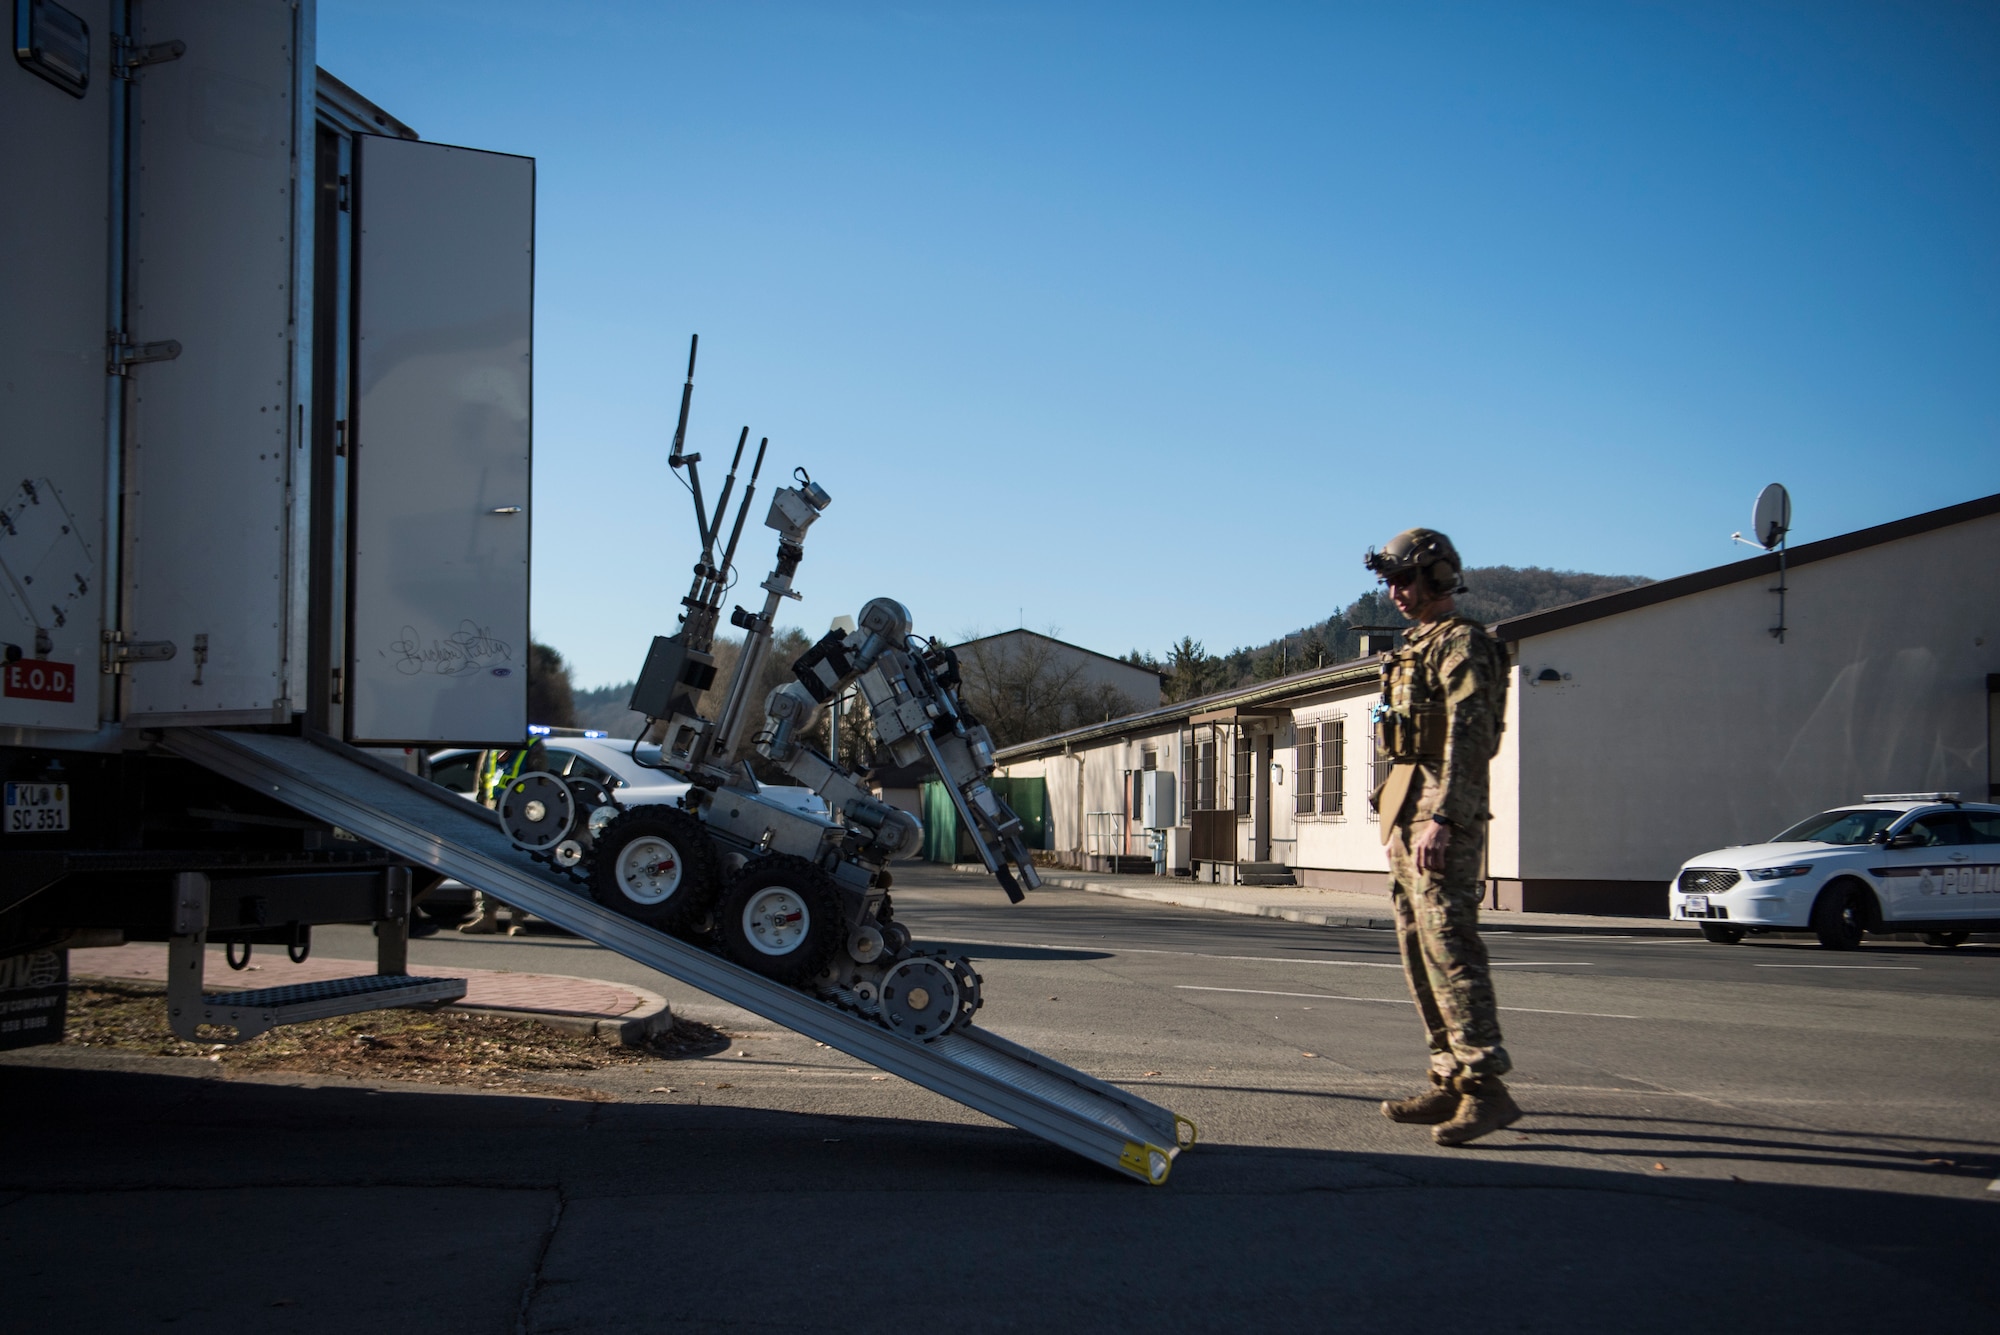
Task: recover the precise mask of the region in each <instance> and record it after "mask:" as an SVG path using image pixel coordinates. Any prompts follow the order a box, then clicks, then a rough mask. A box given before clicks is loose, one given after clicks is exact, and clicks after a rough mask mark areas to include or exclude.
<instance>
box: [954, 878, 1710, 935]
mask: <svg viewBox="0 0 2000 1335" xmlns="http://www.w3.org/2000/svg"><path fill="white" fill-rule="evenodd" d="M952 870H953V871H966V872H976V873H978V874H980V875H984V874H985V872H986V869H985V868H984V867H981V866H978V865H976V864H975V865H969V866H968V865H958V866H954V867H953V868H952ZM1042 883H1043V884H1044V885H1050V886H1058V887H1060V888H1062V889H1065V890H1082V891H1086V892H1088V893H1090V894H1094V895H1117V896H1118V897H1120V898H1122V899H1143V900H1150V901H1152V902H1153V903H1156V904H1173V905H1176V906H1178V907H1180V908H1190V909H1203V910H1206V911H1208V912H1211V913H1235V914H1239V915H1242V916H1245V917H1254V918H1276V919H1280V920H1282V921H1284V922H1296V923H1304V924H1307V925H1309V926H1313V927H1359V928H1364V929H1367V930H1371V931H1381V932H1393V931H1394V930H1396V920H1395V918H1394V916H1393V915H1392V914H1390V913H1389V912H1387V909H1388V905H1387V903H1386V901H1385V902H1384V904H1383V909H1384V911H1383V912H1381V913H1370V912H1367V911H1365V910H1355V909H1341V908H1326V909H1316V908H1305V907H1294V906H1292V905H1288V904H1274V903H1269V902H1262V903H1260V902H1257V901H1254V900H1249V899H1242V898H1237V897H1235V896H1228V895H1213V894H1206V893H1203V891H1202V890H1201V888H1200V883H1199V882H1192V883H1190V882H1180V881H1176V882H1169V883H1163V884H1161V885H1159V886H1157V887H1155V886H1148V885H1143V884H1136V883H1133V882H1119V881H1104V880H1096V879H1093V878H1091V877H1088V876H1079V875H1074V874H1065V873H1063V872H1056V871H1044V872H1043V873H1042ZM1480 926H1481V927H1483V928H1485V929H1486V930H1487V931H1495V932H1497V931H1527V932H1546V933H1572V932H1573V933H1579V934H1587V935H1591V936H1601V935H1605V934H1607V933H1610V934H1614V935H1618V936H1668V937H1693V936H1697V935H1699V933H1700V929H1699V928H1697V927H1695V926H1694V925H1693V924H1682V923H1668V922H1666V921H1659V922H1652V921H1647V920H1643V919H1642V920H1638V921H1634V920H1633V919H1630V918H1602V919H1593V918H1589V917H1585V916H1583V915H1581V914H1578V915H1563V916H1562V917H1560V918H1558V917H1557V916H1556V915H1554V914H1518V913H1498V912H1486V913H1482V914H1480Z"/></svg>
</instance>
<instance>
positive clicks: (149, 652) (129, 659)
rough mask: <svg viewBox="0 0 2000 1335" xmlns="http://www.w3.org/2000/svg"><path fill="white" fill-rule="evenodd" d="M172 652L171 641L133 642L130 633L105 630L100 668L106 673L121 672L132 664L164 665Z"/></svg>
mask: <svg viewBox="0 0 2000 1335" xmlns="http://www.w3.org/2000/svg"><path fill="white" fill-rule="evenodd" d="M174 652H175V650H174V642H173V641H172V640H135V639H133V638H131V632H130V631H123V630H107V631H105V632H104V655H103V662H102V667H103V670H104V671H106V672H123V671H124V670H125V669H126V668H127V667H128V666H130V665H131V664H133V663H164V662H166V661H167V660H168V659H169V658H172V657H173V656H174Z"/></svg>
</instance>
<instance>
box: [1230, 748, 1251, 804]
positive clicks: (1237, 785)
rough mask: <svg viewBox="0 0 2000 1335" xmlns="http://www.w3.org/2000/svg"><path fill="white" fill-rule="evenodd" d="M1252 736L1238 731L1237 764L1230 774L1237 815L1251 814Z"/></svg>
mask: <svg viewBox="0 0 2000 1335" xmlns="http://www.w3.org/2000/svg"><path fill="white" fill-rule="evenodd" d="M1251 764H1252V761H1251V753H1250V734H1249V733H1248V732H1246V731H1244V730H1243V729H1242V728H1240V727H1239V728H1238V729H1237V730H1236V764H1235V767H1234V768H1233V769H1232V771H1231V772H1230V776H1229V777H1230V779H1231V783H1230V796H1231V797H1232V798H1234V800H1235V803H1236V814H1237V815H1239V816H1247V815H1249V814H1250V766H1251Z"/></svg>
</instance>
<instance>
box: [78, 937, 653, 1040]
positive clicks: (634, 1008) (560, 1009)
mask: <svg viewBox="0 0 2000 1335" xmlns="http://www.w3.org/2000/svg"><path fill="white" fill-rule="evenodd" d="M350 948H351V947H350ZM69 971H70V976H71V977H72V978H77V977H85V976H89V977H96V978H122V979H127V980H131V981H136V982H146V983H164V982H166V981H167V948H166V946H165V945H164V944H161V943H155V942H145V941H135V942H133V943H131V944H130V945H123V946H110V947H103V948H92V949H88V950H72V951H70V953H69ZM374 972H375V962H374V961H373V960H341V959H322V958H321V957H319V956H318V955H314V956H312V957H310V958H309V959H307V960H306V962H305V963H303V964H294V963H292V962H291V961H290V960H289V959H287V958H286V957H285V952H284V951H283V950H282V949H280V948H278V947H275V946H259V947H257V949H256V950H255V952H254V953H253V954H252V956H251V959H250V965H249V967H248V968H246V969H244V970H242V971H241V972H234V971H232V970H231V969H230V968H229V965H228V962H227V961H226V960H225V959H224V958H223V952H222V949H221V947H219V946H212V947H210V948H209V951H208V962H207V967H206V968H205V969H204V970H203V973H202V978H203V985H204V986H205V987H206V988H207V989H208V990H209V991H212V992H214V991H234V990H239V989H243V988H252V987H284V986H287V985H289V984H292V983H321V982H325V981H326V980H328V979H330V978H349V977H352V976H353V975H355V974H361V973H374ZM420 972H421V971H420ZM441 976H445V977H451V978H463V979H465V999H464V1000H463V1001H459V1002H456V1003H454V1004H453V1005H452V1006H451V1007H450V1009H452V1010H457V1011H464V1012H466V1013H468V1014H471V1015H504V1016H509V1017H512V1018H516V1019H527V1020H539V1021H541V1022H542V1023H543V1024H546V1025H548V1026H550V1027H551V1028H554V1029H560V1030H563V1031H564V1032H566V1033H572V1034H583V1035H587V1036H591V1037H595V1038H601V1039H603V1040H604V1041H605V1042H607V1043H624V1044H627V1045H634V1044H637V1043H639V1042H641V1041H642V1040H644V1039H645V1038H647V1037H649V1036H651V1035H653V1034H657V1033H660V1032H662V1031H663V1030H666V1029H668V1028H670V1027H672V1025H673V1021H674V1017H673V1014H672V1012H671V1011H670V1010H669V1009H668V1007H667V1002H666V999H665V998H664V997H661V996H660V995H659V994H657V993H654V992H648V991H646V990H645V989H644V988H639V987H630V986H627V985H626V984H624V983H607V982H604V981H603V980H601V979H596V978H571V977H568V976H566V975H563V974H555V973H510V972H507V971H505V970H500V969H449V970H443V971H441Z"/></svg>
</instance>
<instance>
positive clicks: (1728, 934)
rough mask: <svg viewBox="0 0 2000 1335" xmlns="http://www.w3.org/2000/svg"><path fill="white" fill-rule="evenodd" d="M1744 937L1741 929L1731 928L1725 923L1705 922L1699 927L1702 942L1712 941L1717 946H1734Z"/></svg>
mask: <svg viewBox="0 0 2000 1335" xmlns="http://www.w3.org/2000/svg"><path fill="white" fill-rule="evenodd" d="M1745 935H1746V933H1745V932H1744V930H1743V929H1742V928H1741V927H1732V926H1730V925H1729V924H1728V923H1726V922H1705V923H1703V924H1702V925H1701V936H1702V940H1704V941H1713V942H1714V943H1715V944H1716V945H1718V946H1733V945H1736V944H1737V943H1738V942H1740V941H1742V940H1743V938H1744V936H1745Z"/></svg>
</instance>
